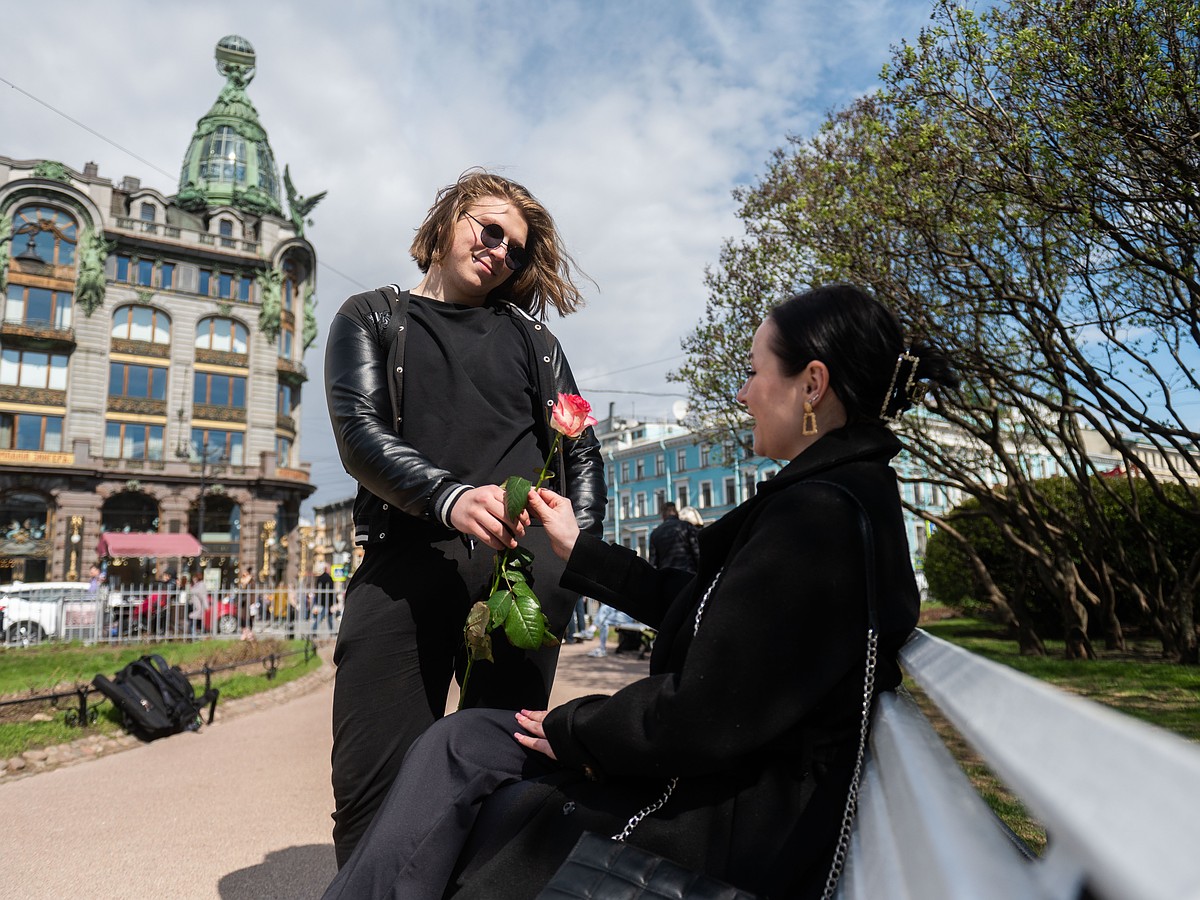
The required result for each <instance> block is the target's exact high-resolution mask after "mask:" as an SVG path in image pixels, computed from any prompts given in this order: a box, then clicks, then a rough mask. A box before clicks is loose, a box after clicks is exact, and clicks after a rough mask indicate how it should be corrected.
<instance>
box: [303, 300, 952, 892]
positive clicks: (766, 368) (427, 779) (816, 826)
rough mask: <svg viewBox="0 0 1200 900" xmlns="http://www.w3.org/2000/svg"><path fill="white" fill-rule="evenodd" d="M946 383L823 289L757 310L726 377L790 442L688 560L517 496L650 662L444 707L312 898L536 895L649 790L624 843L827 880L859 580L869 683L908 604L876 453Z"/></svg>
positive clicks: (882, 324)
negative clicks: (629, 670) (352, 847)
mask: <svg viewBox="0 0 1200 900" xmlns="http://www.w3.org/2000/svg"><path fill="white" fill-rule="evenodd" d="M954 383H955V377H954V375H953V373H952V372H951V370H950V367H949V365H948V364H947V361H946V359H945V358H944V357H943V356H942V355H941V354H939V353H937V352H936V351H934V350H932V349H931V348H929V347H927V346H925V345H924V344H922V343H906V342H905V340H904V337H903V335H902V332H901V329H900V325H899V323H898V322H897V320H896V318H895V316H894V315H893V314H892V313H891V312H890V311H889V310H888V309H886V308H885V307H884V306H883V305H882V304H880V303H879V302H878V301H876V300H875V299H873V298H872V297H870V296H869V295H867V294H866V293H865V292H863V291H862V290H860V289H858V288H855V287H851V286H847V285H835V286H831V287H824V288H817V289H815V290H811V291H808V292H806V293H803V294H799V295H797V296H795V297H793V298H791V299H790V300H788V301H787V302H785V303H783V304H782V305H781V306H779V307H777V308H776V309H774V310H773V311H772V312H771V314H770V315H769V316H768V317H767V319H766V321H764V322H763V323H762V325H761V326H760V327H759V328H758V331H757V332H756V333H755V336H754V342H753V349H752V351H751V354H750V366H749V369H748V372H747V377H746V382H745V384H744V385H743V386H742V388H741V390H740V391H739V392H738V400H739V401H740V402H742V403H743V404H745V406H746V407H747V409H748V410H749V412H750V413H751V415H752V416H753V417H754V450H755V452H756V453H757V454H759V455H761V456H766V457H771V458H775V459H780V460H790V462H788V463H787V465H786V466H785V467H784V468H783V469H782V470H781V471H780V472H779V474H778V475H776V476H775V477H774V478H772V479H771V480H770V481H767V482H764V483H763V484H761V485H759V487H758V491H757V493H756V494H755V496H754V497H752V498H751V499H749V500H747V501H746V502H745V503H743V504H741V505H740V506H739V507H737V508H736V509H734V510H733V511H731V512H730V513H728V514H727V515H725V516H724V517H722V518H721V519H720V520H718V521H717V522H715V523H713V524H712V525H709V526H708V527H707V528H705V529H704V531H703V532H702V533H701V535H700V569H699V572H698V573H697V574H696V576H695V577H694V578H692V577H689V576H687V575H686V574H684V573H681V572H678V571H674V570H662V569H655V568H653V567H652V566H650V565H649V564H648V563H647V562H645V561H644V560H641V559H639V558H638V557H637V555H636V554H634V553H633V552H632V551H630V550H629V549H627V548H624V547H620V546H616V545H611V544H606V543H604V542H603V541H601V540H599V539H597V538H595V537H594V536H592V535H588V534H585V533H582V532H581V531H580V529H579V528H578V526H577V525H576V523H575V515H574V512H573V509H572V504H571V502H570V500H569V499H567V498H565V497H562V496H561V495H559V494H556V493H555V492H553V491H547V490H543V491H541V492H540V494H532V493H531V496H530V504H529V505H530V510H531V511H532V512H533V514H534V516H536V517H537V518H538V519H540V520H541V521H542V522H543V524H544V526H545V530H546V532H547V533H548V534H549V537H550V541H551V544H552V546H553V548H554V551H555V552H556V553H557V554H559V555H560V556H561V557H562V558H563V559H565V560H566V561H567V566H566V571H565V572H564V574H563V583H564V584H565V585H569V586H570V587H571V588H573V589H575V590H579V591H582V592H585V593H587V594H588V595H589V596H595V597H599V598H600V599H602V600H603V601H604V602H606V603H611V604H613V605H616V606H619V607H620V608H621V609H623V610H625V611H626V612H628V613H630V614H631V615H633V616H635V617H636V618H637V619H638V620H639V621H642V622H645V623H646V624H648V625H651V626H653V627H655V628H657V629H658V638H657V640H656V641H655V644H654V651H653V654H652V656H651V663H650V674H649V676H648V677H646V678H643V679H641V680H639V681H635V682H633V683H632V684H630V685H629V686H627V687H625V688H623V689H622V690H620V691H618V692H617V693H615V694H613V695H612V696H590V697H583V698H581V699H578V700H573V701H571V702H569V703H566V704H564V705H562V706H560V707H557V708H556V709H554V710H551V711H548V712H547V711H545V710H536V711H535V710H522V711H521V712H519V713H517V715H516V719H515V722H514V720H513V719H512V718H511V717H509V716H507V715H505V714H504V713H497V712H494V711H485V710H470V711H467V712H465V713H463V714H462V715H455V716H451V717H449V718H448V719H446V720H444V721H443V722H440V723H438V725H436V726H435V727H434V728H432V729H430V731H429V732H428V733H427V734H426V735H425V736H424V737H423V738H422V739H421V740H419V741H418V742H417V743H416V744H414V746H413V748H412V750H411V752H410V753H409V756H408V758H407V759H406V760H405V762H404V765H403V767H402V769H401V773H400V777H399V778H398V779H397V781H396V783H395V785H394V787H393V790H392V793H391V795H390V796H389V798H388V801H387V803H386V804H385V805H384V807H383V809H382V810H381V812H380V814H379V816H378V817H377V819H376V822H375V824H374V825H373V826H372V829H371V831H370V832H369V833H368V835H367V837H366V839H365V840H364V841H363V843H362V845H361V847H360V850H359V852H358V853H357V854H356V855H355V857H354V858H352V859H351V861H350V863H349V864H348V865H347V866H346V868H344V869H343V871H342V873H341V874H340V875H339V877H338V879H337V880H336V881H335V882H334V883H333V885H332V886H331V888H330V890H329V892H328V893H327V894H326V897H327V898H332V897H339V896H340V897H355V898H360V897H404V898H408V900H416V898H441V897H443V895H446V896H449V895H453V896H454V897H455V898H456V900H462V898H477V897H486V898H489V900H496V898H518V897H533V896H535V895H536V894H537V893H538V891H539V890H540V889H541V887H542V886H543V885H544V884H545V883H546V882H547V880H548V879H549V878H550V877H551V876H552V874H553V873H554V871H555V870H556V869H557V867H558V866H559V864H560V863H561V862H562V860H563V859H564V858H565V857H566V856H567V855H568V853H569V852H570V850H571V848H572V846H573V845H574V843H575V841H576V839H577V838H578V837H579V835H580V834H581V833H582V832H583V831H585V830H586V831H593V832H598V833H600V834H602V835H611V834H615V833H616V832H619V831H621V830H622V827H623V826H625V824H626V822H627V820H630V818H631V817H632V816H634V814H635V813H638V811H639V810H643V811H644V810H647V809H652V810H653V811H651V812H650V813H649V814H648V815H646V816H645V817H644V818H643V819H641V820H640V823H639V824H637V826H636V828H634V829H633V830H632V832H631V833H630V834H629V835H628V837H627V840H628V842H629V843H630V844H634V845H637V846H639V847H642V848H645V849H647V850H649V851H651V852H653V853H657V854H659V855H661V856H664V857H667V858H669V859H672V860H675V861H677V862H679V863H681V864H683V865H684V866H687V867H689V868H691V869H695V870H698V871H702V872H705V873H707V874H709V875H711V876H713V877H716V878H719V879H722V880H724V881H727V882H730V883H732V884H734V885H736V886H738V887H740V888H743V889H745V890H747V891H750V892H752V893H754V894H756V895H758V896H761V897H776V898H783V897H786V898H795V897H805V898H807V897H819V896H821V893H822V890H823V889H824V887H825V885H826V883H827V881H828V880H829V879H830V878H831V877H832V878H833V879H834V880H835V881H836V876H837V871H836V870H835V869H831V865H832V861H833V860H834V858H835V849H836V848H837V846H838V839H839V833H840V826H841V822H842V817H843V814H844V812H845V811H846V809H847V799H848V795H849V792H850V790H851V783H852V776H853V773H854V770H855V765H856V761H857V758H858V751H859V745H860V736H861V734H862V728H863V705H864V691H869V687H868V685H869V683H870V682H869V680H868V679H867V672H868V671H870V670H872V667H871V666H869V665H868V657H869V653H868V649H867V648H868V644H869V641H868V639H867V632H868V621H869V617H868V598H869V597H872V596H874V599H875V613H876V615H875V619H874V621H875V626H874V627H875V633H876V636H877V651H876V656H875V661H874V666H873V672H874V690H876V691H878V690H890V689H893V688H895V686H896V685H897V684H898V683H899V682H900V677H901V675H900V669H899V666H898V664H897V661H896V653H897V650H898V649H899V647H900V645H901V643H902V642H903V641H904V639H905V638H906V637H907V635H908V634H909V633H910V632H911V630H912V628H913V627H914V625H915V624H916V621H917V610H918V603H919V600H918V595H917V587H916V583H915V581H914V579H913V572H912V566H911V564H910V561H909V554H908V544H907V539H906V536H905V528H904V522H903V517H902V513H901V509H900V501H899V492H898V490H897V481H896V476H895V473H894V472H893V470H892V468H891V466H890V465H889V461H890V460H891V459H892V458H893V457H894V456H895V455H896V454H897V453H898V452H899V451H900V449H901V448H900V442H899V441H898V440H897V439H896V438H895V436H893V434H892V433H891V432H890V431H889V430H888V429H887V428H886V427H885V424H884V423H885V421H887V420H892V419H894V418H895V417H896V416H898V415H899V414H900V412H902V411H903V410H904V409H906V408H908V407H909V406H911V405H912V404H913V402H914V400H915V398H916V395H917V392H918V391H919V390H920V389H922V388H923V387H924V386H925V385H926V384H931V385H933V386H934V387H935V388H936V387H937V386H941V385H952V384H954ZM867 528H869V531H870V533H871V534H872V535H873V547H874V550H873V552H868V549H867V546H868V542H867V541H866V539H865V529H867ZM872 581H873V582H874V584H876V585H879V586H880V587H879V590H878V592H877V596H876V595H875V592H873V591H872V590H871V587H870V585H871V583H872ZM781 635H784V636H786V637H781ZM514 725H516V726H517V729H516V732H515V734H514ZM514 738H515V740H514ZM664 797H665V801H664V802H661V803H660V802H658V801H660V800H663V799H664ZM485 798H486V800H487V802H486V803H483V802H482V801H483V800H484V799H485ZM481 808H482V810H483V811H482V813H481V814H479V821H478V823H477V824H478V827H476V828H475V829H474V831H472V825H473V824H475V822H476V816H477V812H478V811H479V810H480V809H481ZM414 813H415V815H414Z"/></svg>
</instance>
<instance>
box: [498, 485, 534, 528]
mask: <svg viewBox="0 0 1200 900" xmlns="http://www.w3.org/2000/svg"><path fill="white" fill-rule="evenodd" d="M531 487H533V485H532V484H531V483H530V481H529V479H528V478H522V477H521V476H520V475H510V476H508V481H506V482H504V514H505V515H506V516H508V519H509V521H510V522H515V521H517V519H518V517H520V515H521V513H523V512H524V511H525V505H526V504H527V503H528V502H529V489H530V488H531Z"/></svg>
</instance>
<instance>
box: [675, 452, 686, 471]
mask: <svg viewBox="0 0 1200 900" xmlns="http://www.w3.org/2000/svg"><path fill="white" fill-rule="evenodd" d="M675 471H676V472H686V471H687V450H676V451H675Z"/></svg>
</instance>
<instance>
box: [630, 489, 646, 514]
mask: <svg viewBox="0 0 1200 900" xmlns="http://www.w3.org/2000/svg"><path fill="white" fill-rule="evenodd" d="M633 515H634V516H635V517H636V518H641V517H642V516H644V515H646V494H645V492H644V491H638V492H637V493H636V494H635V495H634V498H633Z"/></svg>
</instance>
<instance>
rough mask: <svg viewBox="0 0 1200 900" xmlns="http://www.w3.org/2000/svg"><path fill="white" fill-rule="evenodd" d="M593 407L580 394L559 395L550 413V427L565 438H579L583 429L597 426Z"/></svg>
mask: <svg viewBox="0 0 1200 900" xmlns="http://www.w3.org/2000/svg"><path fill="white" fill-rule="evenodd" d="M595 424H596V418H595V416H593V415H592V405H591V404H590V403H588V402H587V401H586V400H584V399H583V398H582V397H580V396H579V395H578V394H559V395H558V402H557V403H555V404H554V409H553V410H552V411H551V413H550V425H551V427H553V428H554V430H555V431H557V432H559V433H560V434H562V435H563V436H564V437H569V438H577V437H579V436H580V435H581V434H583V429H585V428H587V427H588V426H589V425H595Z"/></svg>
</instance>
